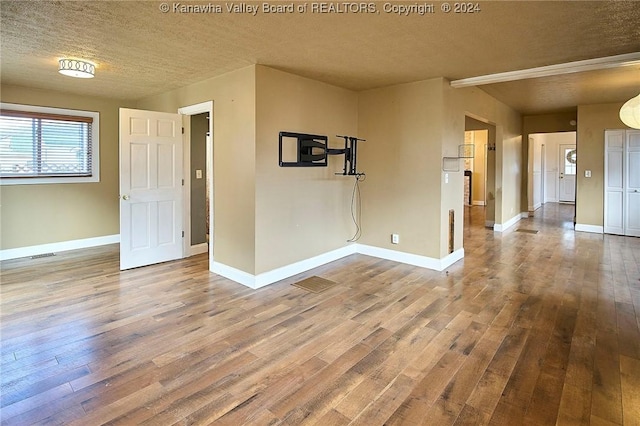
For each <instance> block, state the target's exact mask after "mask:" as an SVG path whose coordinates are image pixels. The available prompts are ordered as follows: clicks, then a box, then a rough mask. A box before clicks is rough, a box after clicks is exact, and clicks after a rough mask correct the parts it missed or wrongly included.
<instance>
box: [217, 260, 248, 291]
mask: <svg viewBox="0 0 640 426" xmlns="http://www.w3.org/2000/svg"><path fill="white" fill-rule="evenodd" d="M209 270H210V271H211V272H213V273H214V274H218V275H220V276H223V277H225V278H228V279H230V280H231V281H235V282H237V283H238V284H242V285H244V286H247V287H249V288H256V287H255V282H256V276H255V275H253V274H250V273H248V272H244V271H241V270H240V269H236V268H234V267H231V266H227V265H225V264H224V263H220V262H213V263H212V264H211V266H210V268H209Z"/></svg>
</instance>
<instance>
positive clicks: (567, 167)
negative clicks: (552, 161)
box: [564, 148, 576, 175]
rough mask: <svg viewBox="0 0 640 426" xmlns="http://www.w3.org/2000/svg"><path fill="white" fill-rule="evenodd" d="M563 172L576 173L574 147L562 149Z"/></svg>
mask: <svg viewBox="0 0 640 426" xmlns="http://www.w3.org/2000/svg"><path fill="white" fill-rule="evenodd" d="M564 174H565V175H575V174H576V149H575V148H565V150H564Z"/></svg>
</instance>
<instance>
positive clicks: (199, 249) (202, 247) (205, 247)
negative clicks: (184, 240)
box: [189, 243, 209, 256]
mask: <svg viewBox="0 0 640 426" xmlns="http://www.w3.org/2000/svg"><path fill="white" fill-rule="evenodd" d="M208 251H209V244H208V243H200V244H195V245H192V246H191V247H189V256H195V255H196V254H202V253H206V252H208Z"/></svg>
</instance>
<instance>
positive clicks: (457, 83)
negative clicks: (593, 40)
mask: <svg viewBox="0 0 640 426" xmlns="http://www.w3.org/2000/svg"><path fill="white" fill-rule="evenodd" d="M638 64H640V53H638V52H634V53H627V54H624V55H615V56H606V57H604V58H595V59H587V60H584V61H574V62H567V63H564V64H556V65H547V66H544V67H535V68H529V69H524V70H517V71H507V72H500V73H496V74H488V75H481V76H478V77H470V78H463V79H461V80H454V81H452V82H451V87H455V88H461V87H470V86H480V85H483V84H493V83H504V82H507V81H516V80H525V79H528V78H540V77H549V76H555V75H562V74H571V73H576V72H585V71H595V70H603V69H609V68H619V67H625V66H632V65H638Z"/></svg>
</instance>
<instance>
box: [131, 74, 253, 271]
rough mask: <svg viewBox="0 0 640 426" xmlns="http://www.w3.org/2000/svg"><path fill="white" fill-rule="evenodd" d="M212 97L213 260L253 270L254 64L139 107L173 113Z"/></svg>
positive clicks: (174, 91) (157, 98) (142, 102)
mask: <svg viewBox="0 0 640 426" xmlns="http://www.w3.org/2000/svg"><path fill="white" fill-rule="evenodd" d="M211 100H213V104H214V105H213V191H214V214H213V218H212V225H213V233H214V236H215V238H214V246H213V250H214V256H215V261H216V262H220V263H223V264H225V265H227V266H231V267H233V268H236V269H239V270H241V271H244V272H247V273H249V274H254V273H255V182H256V179H255V164H256V163H255V158H256V155H255V135H256V105H255V67H254V66H251V67H247V68H243V69H241V70H238V71H234V72H231V73H228V74H225V75H223V76H220V77H216V78H212V79H209V80H205V81H202V82H199V83H196V84H192V85H190V86H187V87H183V88H180V89H177V90H172V91H170V92H166V93H162V94H160V95H156V96H152V97H149V98H145V99H142V100H140V101H139V102H138V104H137V107H138V108H140V109H148V110H155V111H166V112H177V111H178V108H180V107H185V106H189V105H194V104H197V103H201V102H206V101H211Z"/></svg>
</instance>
